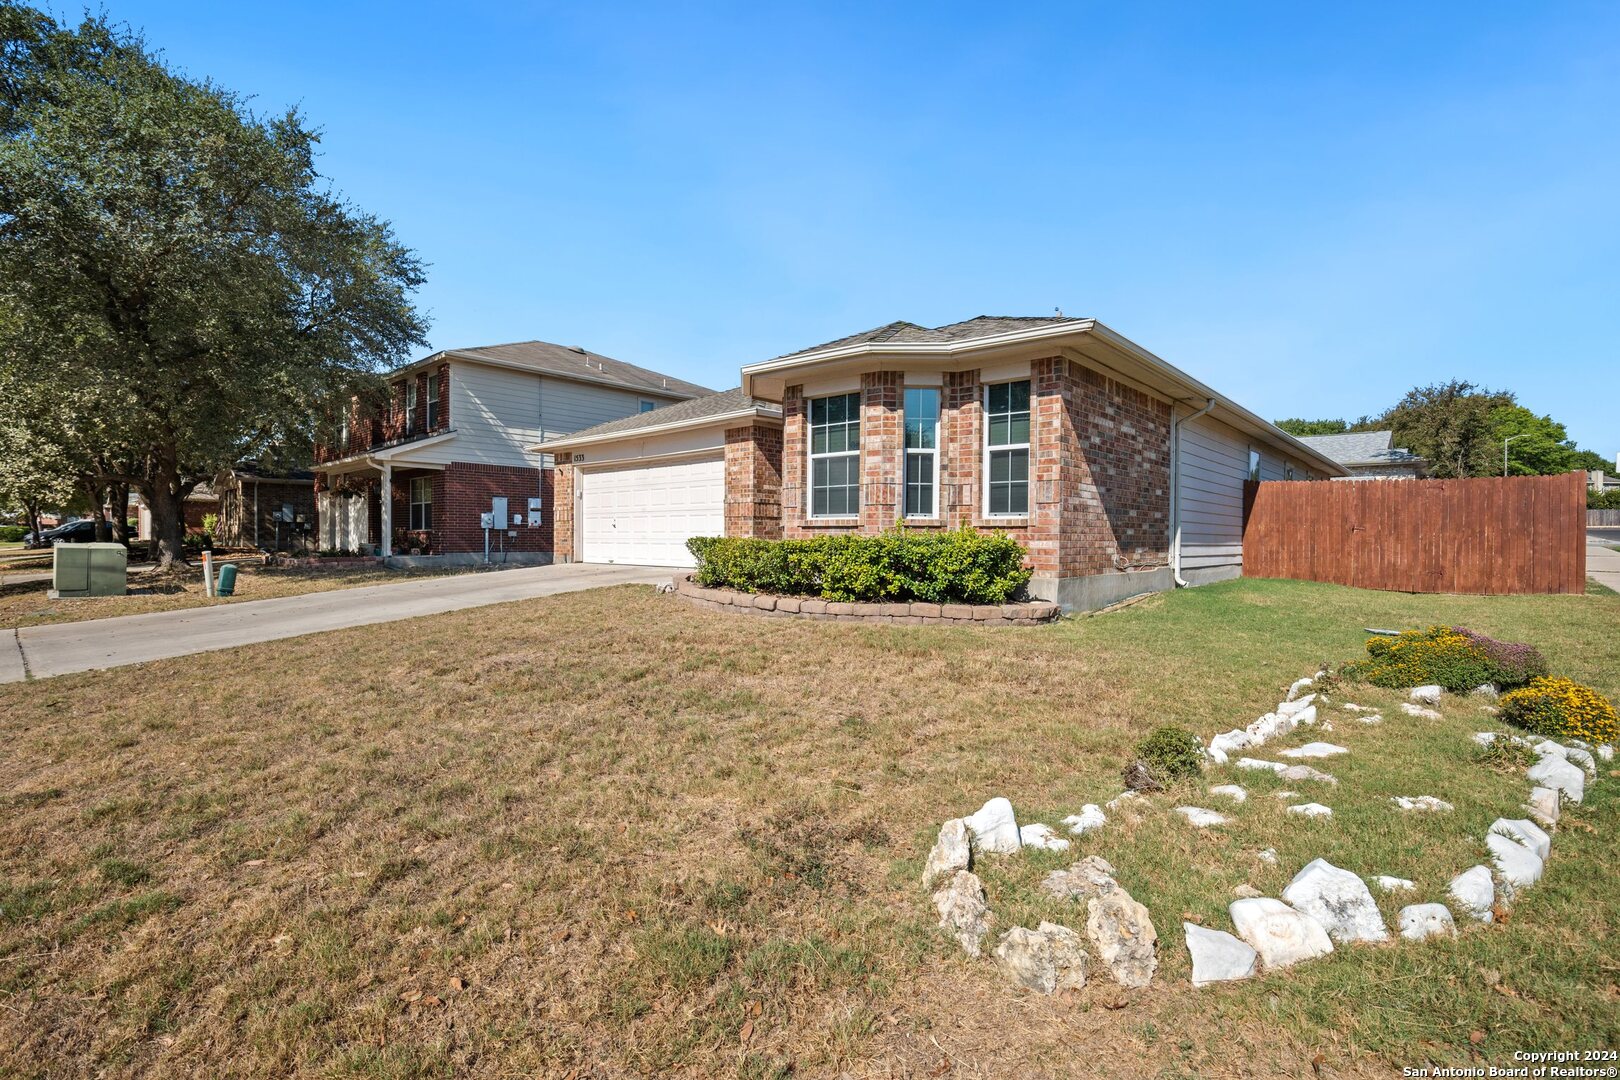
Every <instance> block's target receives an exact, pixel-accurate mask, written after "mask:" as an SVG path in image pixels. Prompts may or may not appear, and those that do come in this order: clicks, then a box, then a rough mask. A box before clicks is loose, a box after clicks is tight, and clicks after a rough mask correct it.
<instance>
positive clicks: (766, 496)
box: [726, 424, 782, 540]
mask: <svg viewBox="0 0 1620 1080" xmlns="http://www.w3.org/2000/svg"><path fill="white" fill-rule="evenodd" d="M726 535H727V536H751V537H758V538H760V539H765V540H779V539H781V536H782V429H781V428H779V427H776V426H775V425H771V424H750V425H748V426H746V427H735V428H730V429H728V430H727V431H726Z"/></svg>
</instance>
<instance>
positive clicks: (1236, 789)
mask: <svg viewBox="0 0 1620 1080" xmlns="http://www.w3.org/2000/svg"><path fill="white" fill-rule="evenodd" d="M1209 793H1210V794H1211V795H1219V796H1221V797H1222V798H1226V799H1231V800H1232V801H1233V802H1235V803H1241V802H1247V801H1248V799H1249V793H1248V792H1247V791H1245V790H1243V788H1242V787H1240V786H1238V785H1237V784H1216V785H1215V786H1214V787H1212V788H1210V789H1209Z"/></svg>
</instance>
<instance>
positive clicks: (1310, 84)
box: [58, 0, 1620, 457]
mask: <svg viewBox="0 0 1620 1080" xmlns="http://www.w3.org/2000/svg"><path fill="white" fill-rule="evenodd" d="M58 10H59V11H60V10H63V9H58ZM67 12H68V13H76V9H67ZM107 12H108V14H109V15H111V16H112V17H114V18H117V19H123V20H127V21H128V22H130V23H131V24H132V25H134V26H136V27H140V28H144V29H145V30H146V32H147V34H148V37H149V39H150V41H151V42H152V44H153V45H155V46H159V47H161V48H162V49H163V50H164V51H165V52H166V53H167V55H168V57H169V58H170V60H171V61H173V62H174V63H176V64H177V65H178V66H180V67H183V68H184V69H186V70H187V71H189V72H190V73H192V74H194V75H207V76H209V77H212V78H214V79H215V80H217V81H219V82H221V83H223V84H225V85H228V86H231V87H233V88H235V89H237V90H240V91H242V92H244V93H249V94H252V95H254V96H255V98H256V103H257V105H258V107H260V108H262V109H265V110H277V109H280V108H283V107H285V106H287V105H289V104H297V105H298V106H300V107H301V108H302V109H303V110H304V111H305V112H306V114H307V115H308V116H309V117H310V119H311V120H312V121H313V122H314V123H315V124H316V125H317V126H319V127H320V128H322V129H323V130H324V132H325V139H324V144H323V145H324V152H323V156H322V159H321V165H322V170H323V172H324V173H325V174H326V175H327V176H329V177H330V178H331V180H332V181H333V183H334V184H335V185H336V186H337V187H338V188H340V189H341V190H342V191H343V192H345V193H346V194H347V195H348V196H350V197H351V198H352V199H354V200H355V201H356V202H358V203H359V204H361V205H362V206H364V207H365V208H367V209H369V210H371V211H373V212H375V213H377V214H378V215H380V216H382V217H385V218H388V219H389V220H391V221H392V222H393V223H394V225H395V227H396V229H397V230H398V232H399V234H400V236H401V237H402V238H403V239H404V240H405V242H406V243H408V244H409V245H411V246H412V247H414V248H415V249H416V250H417V251H419V252H420V253H421V255H422V257H423V258H424V259H425V260H426V261H427V262H428V263H429V264H431V265H430V269H429V281H428V284H427V286H426V287H425V288H424V289H423V290H422V292H421V294H420V302H421V304H422V306H423V308H424V309H425V310H426V311H427V312H428V313H429V314H430V316H431V318H432V320H433V330H432V335H431V337H432V342H433V345H434V347H436V348H439V347H450V346H464V345H480V344H490V343H495V342H502V341H512V340H522V339H527V338H543V339H546V340H550V341H558V342H563V343H566V344H577V345H587V346H589V347H590V348H592V349H595V350H597V351H600V352H603V353H606V354H608V355H610V356H616V357H619V358H620V359H624V360H629V361H632V362H635V363H640V364H644V365H646V366H649V367H653V368H657V369H661V370H665V371H668V372H670V373H673V374H679V375H682V376H685V377H688V378H691V379H694V380H695V381H699V382H704V383H707V384H709V385H712V386H714V387H716V388H724V387H727V386H732V385H734V384H735V382H736V374H737V368H738V366H739V365H741V364H743V363H746V362H749V361H753V360H758V359H762V358H765V357H768V356H773V355H777V354H779V353H783V352H788V351H791V350H793V349H797V348H801V347H804V346H807V345H811V344H814V343H817V342H820V341H824V340H827V339H830V338H834V337H839V336H842V335H844V334H847V333H852V332H854V331H857V330H861V329H865V328H868V327H871V326H876V325H880V324H883V323H886V322H890V321H892V320H895V319H907V320H910V321H913V322H918V323H924V324H927V325H936V324H939V323H943V322H951V321H954V320H957V319H961V318H967V317H971V316H973V315H980V314H992V315H1040V314H1049V313H1050V312H1051V311H1052V309H1053V308H1056V307H1061V308H1062V309H1063V311H1064V312H1065V313H1067V314H1070V315H1076V314H1079V315H1094V316H1096V317H1098V318H1100V319H1101V320H1103V321H1104V322H1106V323H1108V324H1109V325H1110V326H1112V327H1114V328H1115V329H1116V330H1118V331H1120V332H1121V333H1123V334H1125V335H1126V336H1128V337H1130V338H1132V339H1134V340H1136V341H1137V342H1139V343H1141V344H1142V345H1144V346H1146V347H1148V348H1150V349H1152V350H1154V351H1156V352H1157V353H1159V354H1160V355H1161V356H1163V357H1165V358H1166V359H1167V360H1169V361H1171V362H1172V363H1174V364H1176V365H1178V366H1180V367H1182V368H1184V369H1185V370H1187V371H1188V372H1190V373H1192V374H1193V375H1196V376H1198V377H1199V378H1201V379H1203V380H1205V381H1206V382H1209V383H1210V384H1212V385H1214V386H1216V387H1217V388H1219V389H1220V390H1222V391H1223V392H1224V393H1227V394H1228V395H1230V396H1231V397H1233V398H1236V399H1237V400H1238V401H1240V402H1242V403H1243V404H1245V405H1248V406H1249V407H1251V408H1253V409H1254V410H1256V411H1257V412H1260V413H1262V414H1264V415H1266V416H1269V417H1279V416H1296V415H1304V416H1313V417H1314V416H1348V417H1354V416H1356V415H1359V414H1361V413H1367V412H1375V411H1379V410H1381V409H1382V408H1383V407H1385V406H1387V405H1389V404H1391V403H1393V402H1394V400H1395V399H1396V398H1398V397H1399V396H1400V394H1401V393H1402V392H1404V391H1405V390H1406V389H1407V388H1409V387H1411V386H1412V385H1414V384H1416V383H1420V382H1432V381H1437V380H1443V379H1448V378H1453V377H1458V378H1468V379H1472V380H1474V381H1477V382H1482V383H1486V384H1488V385H1491V386H1497V387H1503V388H1506V389H1511V390H1513V391H1515V392H1517V393H1518V395H1519V397H1520V400H1521V401H1522V402H1523V403H1524V404H1526V405H1528V406H1529V407H1530V408H1532V409H1534V410H1536V411H1537V412H1544V413H1551V414H1552V415H1553V416H1554V417H1555V418H1556V419H1559V420H1562V421H1564V422H1565V423H1566V424H1568V426H1569V429H1570V433H1571V434H1572V435H1573V436H1574V437H1575V438H1576V439H1577V440H1578V441H1579V442H1580V443H1581V445H1582V446H1585V447H1587V448H1590V449H1594V450H1597V451H1599V452H1600V453H1604V454H1606V455H1608V456H1610V457H1613V455H1614V454H1615V453H1616V452H1617V451H1620V425H1617V424H1616V422H1615V415H1616V409H1615V397H1616V392H1617V390H1620V379H1617V359H1620V357H1617V351H1620V346H1617V343H1620V198H1617V197H1616V196H1617V193H1620V6H1617V5H1613V4H1608V5H1602V4H1593V5H1584V4H1576V3H1569V4H1559V5H1533V4H1522V3H1514V4H1490V3H1486V4H1480V3H1472V4H1466V5H1464V4H1455V5H1442V4H1432V5H1428V4H1425V5H1412V4H1401V5H1393V6H1389V7H1385V8H1376V7H1373V6H1371V5H1339V6H1323V5H1300V4H1279V5H1276V6H1250V7H1241V8H1240V7H1237V6H1234V5H1220V4H1198V5H1186V6H1184V7H1177V6H1172V5H1151V6H1150V5H1134V4H1130V5H1127V4H1085V5H1082V4H1065V5H1054V6H1050V7H1044V6H1040V5H1035V4H1028V5H990V4H973V5H954V4H941V3H931V4H927V5H922V4H919V5H915V6H911V7H904V6H899V5H873V4H869V3H868V4H849V5H843V4H831V3H818V4H802V5H794V6H780V7H779V6H773V5H770V4H765V3H747V4H737V5H684V4H682V5H677V4H648V5H642V6H637V5H619V4H611V3H591V4H578V5H568V6H564V5H555V6H553V5H504V4H469V5H462V6H459V7H455V6H452V5H442V4H437V5H431V6H429V5H422V6H417V5H411V4H386V5H385V4H376V5H365V4H333V3H323V4H315V3H309V2H305V0H282V2H280V3H276V4H219V3H214V2H211V3H120V2H118V0H107Z"/></svg>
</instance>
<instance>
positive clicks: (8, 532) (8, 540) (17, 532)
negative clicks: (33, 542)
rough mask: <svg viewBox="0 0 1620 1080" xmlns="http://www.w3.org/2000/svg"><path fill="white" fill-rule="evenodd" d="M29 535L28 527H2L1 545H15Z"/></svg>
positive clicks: (0, 534) (0, 533)
mask: <svg viewBox="0 0 1620 1080" xmlns="http://www.w3.org/2000/svg"><path fill="white" fill-rule="evenodd" d="M27 534H28V526H26V525H0V544H15V543H17V542H18V541H20V540H21V539H22V538H23V537H24V536H26V535H27Z"/></svg>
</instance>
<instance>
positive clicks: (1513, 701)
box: [1497, 675, 1620, 743]
mask: <svg viewBox="0 0 1620 1080" xmlns="http://www.w3.org/2000/svg"><path fill="white" fill-rule="evenodd" d="M1497 704H1498V705H1499V706H1500V708H1501V710H1502V719H1504V720H1506V721H1508V722H1509V723H1511V724H1514V725H1516V726H1518V727H1521V728H1524V729H1525V730H1526V731H1532V732H1534V733H1536V734H1537V735H1545V736H1547V737H1548V738H1551V739H1584V740H1586V741H1587V742H1594V743H1612V742H1615V741H1617V740H1620V716H1616V714H1615V710H1614V705H1613V703H1612V702H1610V701H1609V699H1608V698H1606V697H1604V696H1603V695H1602V694H1600V693H1598V692H1597V691H1596V690H1594V689H1592V688H1591V687H1590V686H1583V685H1581V684H1580V683H1578V682H1576V681H1574V680H1573V679H1566V678H1563V677H1562V676H1546V675H1543V676H1542V677H1540V678H1537V679H1532V680H1531V681H1530V685H1528V686H1525V687H1522V688H1520V689H1518V690H1510V691H1508V692H1507V693H1505V694H1503V695H1502V698H1501V700H1500V701H1499V702H1498V703H1497Z"/></svg>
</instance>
